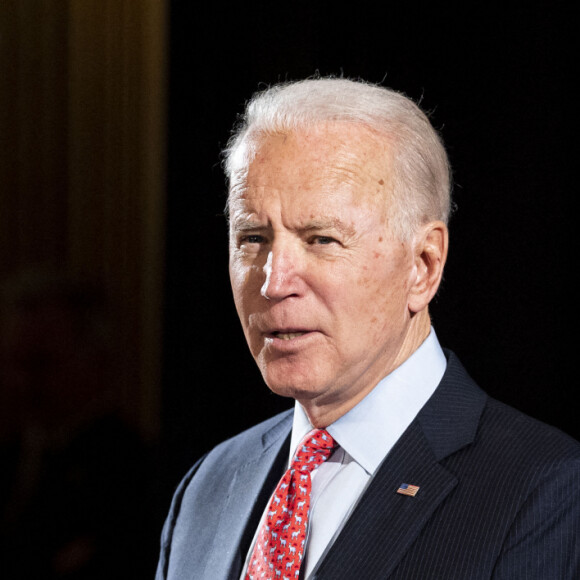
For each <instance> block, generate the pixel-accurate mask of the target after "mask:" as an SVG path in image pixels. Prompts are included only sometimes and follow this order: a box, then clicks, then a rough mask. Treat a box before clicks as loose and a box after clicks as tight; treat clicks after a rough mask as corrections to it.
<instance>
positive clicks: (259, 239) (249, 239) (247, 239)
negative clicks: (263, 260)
mask: <svg viewBox="0 0 580 580" xmlns="http://www.w3.org/2000/svg"><path fill="white" fill-rule="evenodd" d="M262 243H264V236H260V235H258V234H249V235H245V236H241V237H240V244H262Z"/></svg>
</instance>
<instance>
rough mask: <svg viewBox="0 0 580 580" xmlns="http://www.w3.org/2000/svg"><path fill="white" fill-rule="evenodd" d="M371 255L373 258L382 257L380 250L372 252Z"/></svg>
mask: <svg viewBox="0 0 580 580" xmlns="http://www.w3.org/2000/svg"><path fill="white" fill-rule="evenodd" d="M373 256H374V257H375V258H381V257H382V254H381V253H380V252H373Z"/></svg>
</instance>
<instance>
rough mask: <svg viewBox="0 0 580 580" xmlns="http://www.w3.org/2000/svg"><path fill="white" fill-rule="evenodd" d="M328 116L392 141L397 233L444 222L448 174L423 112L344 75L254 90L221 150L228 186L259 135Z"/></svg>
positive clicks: (402, 235)
mask: <svg viewBox="0 0 580 580" xmlns="http://www.w3.org/2000/svg"><path fill="white" fill-rule="evenodd" d="M329 121H330V122H332V121H340V122H344V121H346V122H352V123H357V124H359V125H361V126H364V127H366V128H368V129H370V130H371V131H372V132H373V133H375V134H378V135H379V137H382V138H384V139H385V140H386V141H387V144H388V145H389V150H390V151H391V154H392V159H393V169H392V171H393V174H392V175H391V179H392V184H393V191H392V195H393V197H392V198H391V202H392V203H393V204H394V207H395V211H394V215H392V216H391V217H392V226H393V231H394V233H395V234H396V235H398V236H399V237H400V238H402V239H409V237H411V236H412V235H413V233H414V232H415V231H416V229H417V227H418V226H420V225H421V224H423V223H426V222H428V221H432V220H442V221H443V222H445V223H447V221H448V219H449V213H450V207H451V176H450V173H451V171H450V167H449V162H448V158H447V154H446V152H445V149H444V147H443V143H442V141H441V139H440V137H439V135H438V134H437V132H436V131H435V129H434V128H433V126H432V125H431V123H430V122H429V119H428V118H427V116H426V114H425V113H424V112H423V111H422V110H421V109H420V108H419V107H418V106H417V105H416V104H415V103H414V102H413V101H412V100H411V99H409V98H408V97H406V96H404V95H402V94H401V93H398V92H396V91H394V90H392V89H388V88H385V87H382V86H379V85H375V84H371V83H367V82H363V81H354V80H349V79H344V78H333V77H331V78H315V79H307V80H302V81H298V82H289V83H282V84H278V85H274V86H272V87H270V88H268V89H266V90H264V91H261V92H258V93H256V94H255V95H254V96H253V97H252V98H251V99H250V101H249V102H248V103H247V105H246V109H245V112H244V114H243V115H242V117H241V120H240V123H239V124H238V125H237V127H235V128H234V132H233V134H232V137H231V139H230V141H229V142H228V146H227V148H226V149H225V150H224V168H225V172H226V176H227V178H228V181H229V184H230V190H231V187H232V185H233V184H234V183H235V182H239V181H240V180H241V179H243V178H244V176H245V173H246V172H247V168H248V166H249V164H250V162H251V161H252V157H253V154H254V152H255V146H254V145H255V144H256V142H259V139H260V137H263V136H264V135H271V134H280V133H288V132H292V131H296V130H298V129H307V128H308V127H312V126H314V125H316V124H319V123H324V122H329Z"/></svg>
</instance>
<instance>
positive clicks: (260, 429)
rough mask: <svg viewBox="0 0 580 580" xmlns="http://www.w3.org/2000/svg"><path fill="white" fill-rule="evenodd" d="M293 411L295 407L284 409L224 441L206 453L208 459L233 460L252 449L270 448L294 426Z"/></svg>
mask: <svg viewBox="0 0 580 580" xmlns="http://www.w3.org/2000/svg"><path fill="white" fill-rule="evenodd" d="M293 412H294V411H293V409H289V410H287V411H283V412H282V413H279V414H277V415H274V416H273V417H270V418H269V419H266V420H265V421H262V422H261V423H258V424H257V425H254V426H253V427H250V428H249V429H246V430H244V431H242V432H241V433H238V434H237V435H234V436H233V437H230V438H229V439H226V440H225V441H222V442H221V443H219V444H218V445H216V446H215V447H214V448H213V449H212V450H211V451H210V452H209V453H208V454H207V455H206V461H208V460H209V461H212V462H213V461H232V460H233V459H234V458H236V457H239V456H240V454H247V453H248V452H249V450H251V449H266V448H268V447H269V446H270V445H273V444H274V443H276V442H277V441H279V439H280V438H281V437H286V436H287V435H288V433H289V432H290V429H291V427H292V416H293Z"/></svg>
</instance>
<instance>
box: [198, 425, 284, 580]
mask: <svg viewBox="0 0 580 580" xmlns="http://www.w3.org/2000/svg"><path fill="white" fill-rule="evenodd" d="M291 426H292V414H290V415H288V416H286V418H285V419H284V420H283V421H281V422H280V423H279V424H278V425H276V426H275V427H273V428H272V429H270V430H269V431H268V432H266V433H265V434H264V435H263V437H262V446H261V448H260V449H258V450H256V452H255V453H253V454H252V455H248V460H247V461H246V462H245V463H244V464H243V465H242V466H241V467H240V468H239V469H238V470H237V471H236V473H235V474H234V477H233V478H232V482H231V484H230V487H229V491H228V495H227V500H226V502H225V503H224V506H223V510H222V513H221V516H220V521H219V524H218V527H217V529H216V534H215V545H216V546H232V549H230V550H225V551H220V550H212V553H211V554H210V555H209V559H208V564H207V566H206V568H205V575H204V577H206V578H228V579H231V580H237V579H238V578H239V576H240V574H241V567H242V565H243V564H244V561H245V558H246V554H247V551H248V549H249V547H250V544H251V542H252V539H253V536H254V532H255V531H256V528H257V526H258V524H259V521H260V518H261V516H262V513H263V510H264V507H265V505H266V503H267V501H268V499H269V498H270V496H271V494H272V492H273V490H274V488H275V487H276V484H277V483H278V480H279V479H280V477H281V475H282V473H283V472H284V469H285V467H286V464H287V461H288V445H287V444H286V443H289V434H290V429H291Z"/></svg>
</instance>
